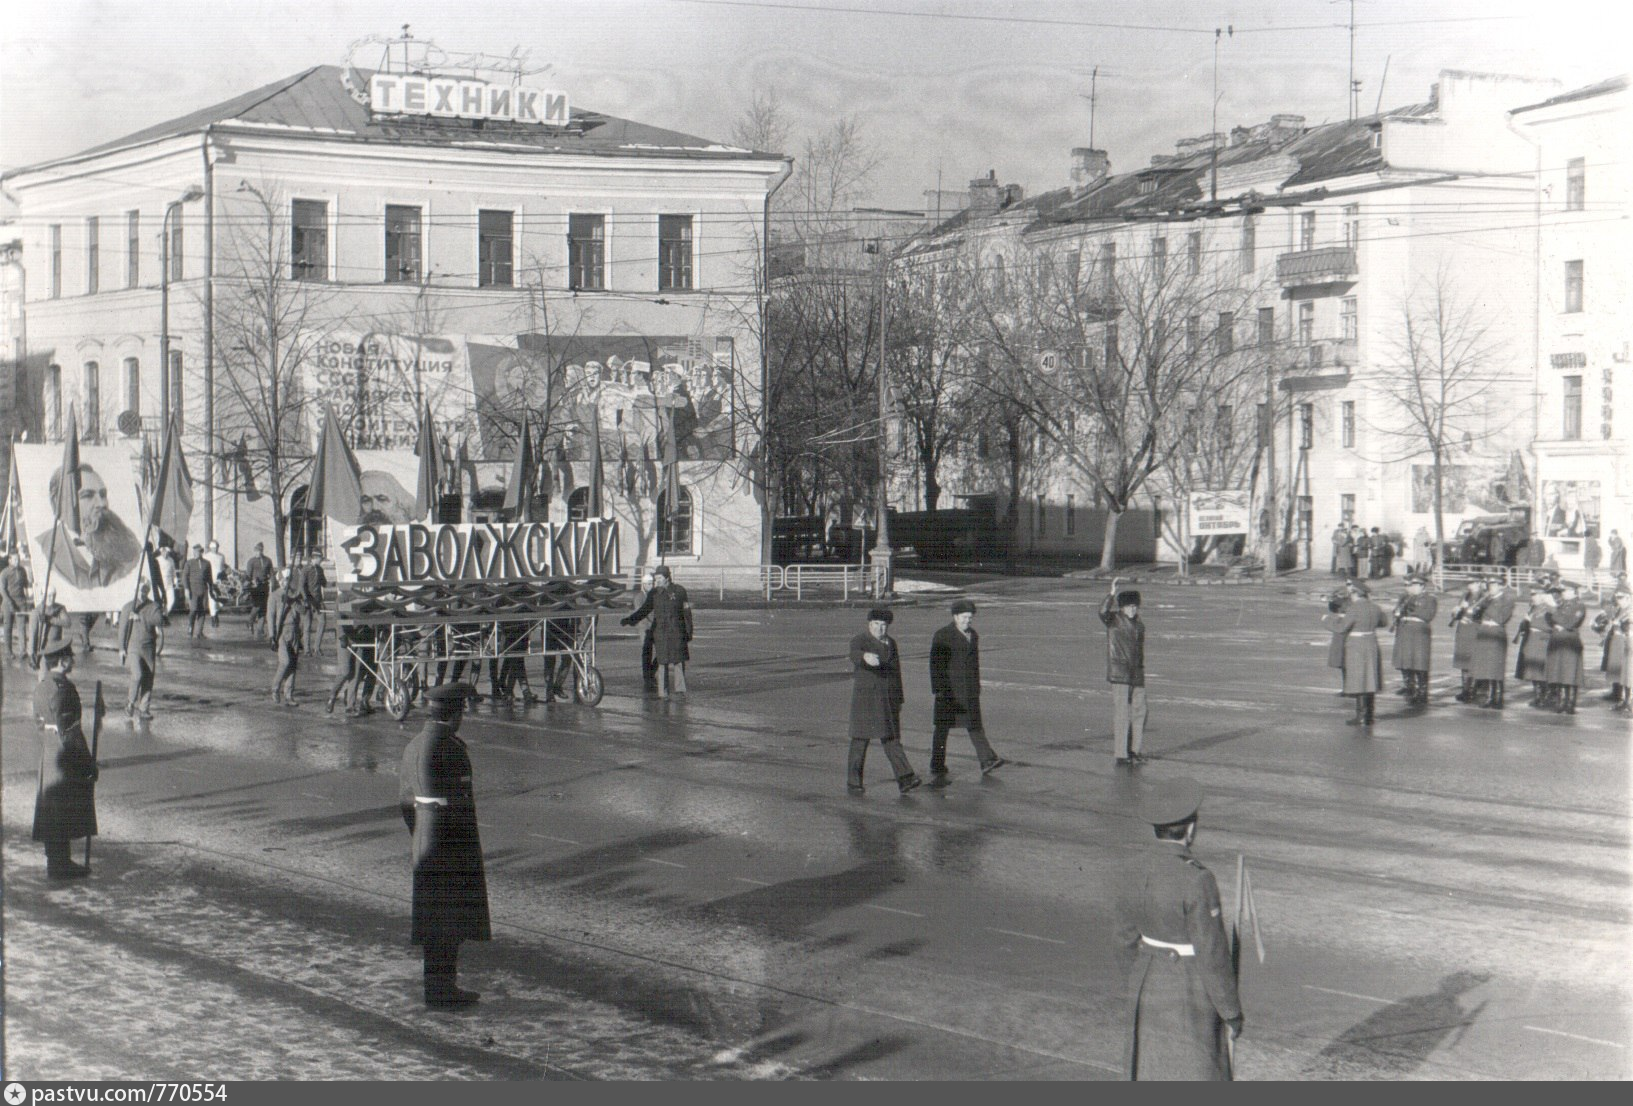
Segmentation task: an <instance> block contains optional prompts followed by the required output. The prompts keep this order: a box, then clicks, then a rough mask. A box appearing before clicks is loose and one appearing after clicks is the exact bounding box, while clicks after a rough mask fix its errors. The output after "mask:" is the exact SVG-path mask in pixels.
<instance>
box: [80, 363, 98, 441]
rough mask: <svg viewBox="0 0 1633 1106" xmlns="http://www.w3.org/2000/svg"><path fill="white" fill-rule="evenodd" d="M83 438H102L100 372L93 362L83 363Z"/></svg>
mask: <svg viewBox="0 0 1633 1106" xmlns="http://www.w3.org/2000/svg"><path fill="white" fill-rule="evenodd" d="M84 430H85V436H86V437H87V438H92V439H95V438H100V437H102V370H101V367H100V366H98V365H97V363H96V362H95V361H87V362H85V428H84Z"/></svg>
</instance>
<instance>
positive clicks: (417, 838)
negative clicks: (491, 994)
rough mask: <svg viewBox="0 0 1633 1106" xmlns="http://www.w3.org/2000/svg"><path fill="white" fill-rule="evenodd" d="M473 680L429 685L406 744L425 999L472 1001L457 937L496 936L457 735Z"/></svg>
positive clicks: (404, 801)
mask: <svg viewBox="0 0 1633 1106" xmlns="http://www.w3.org/2000/svg"><path fill="white" fill-rule="evenodd" d="M475 695H476V689H475V688H474V687H472V686H471V685H470V684H467V683H463V682H454V683H446V684H438V685H437V686H435V687H433V688H431V689H429V690H428V691H427V692H426V693H425V698H426V705H427V709H428V710H429V712H430V717H429V718H428V719H427V720H426V723H425V726H424V727H423V728H422V729H421V730H420V732H419V733H418V734H417V735H416V736H415V737H414V739H413V740H412V741H410V742H409V743H408V747H407V748H405V749H404V750H403V760H402V766H401V767H400V768H399V769H398V772H397V780H398V793H397V794H398V802H399V804H400V806H401V808H402V812H403V821H405V822H407V823H408V830H409V832H410V833H411V834H412V835H413V841H414V899H413V903H414V905H413V925H412V939H413V941H414V943H415V944H416V945H420V946H422V947H423V948H424V950H425V1004H426V1005H427V1006H431V1007H438V1008H444V1009H447V1008H453V1007H460V1006H470V1005H471V1004H472V1003H474V1002H476V1001H477V999H478V998H480V997H481V996H480V995H478V994H477V992H475V991H466V990H462V989H461V988H460V987H459V985H458V971H459V944H460V942H461V941H487V940H490V939H491V937H492V933H491V930H490V925H489V920H488V883H487V873H486V870H485V869H484V868H483V864H482V841H481V838H480V836H479V835H478V833H477V824H476V795H475V791H474V789H473V788H472V786H471V757H470V753H469V751H468V750H467V749H466V748H465V742H464V741H463V740H462V739H461V738H460V736H459V723H460V720H461V719H462V718H463V717H464V713H465V703H466V701H467V700H468V699H470V698H473V697H474V696H475Z"/></svg>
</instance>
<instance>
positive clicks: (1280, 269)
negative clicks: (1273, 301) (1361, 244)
mask: <svg viewBox="0 0 1633 1106" xmlns="http://www.w3.org/2000/svg"><path fill="white" fill-rule="evenodd" d="M1358 272H1360V268H1359V266H1358V265H1357V264H1356V260H1355V250H1354V249H1353V248H1352V247H1349V246H1327V247H1325V248H1323V249H1319V250H1295V251H1294V252H1292V253H1284V254H1282V255H1280V256H1279V257H1277V258H1276V280H1277V281H1278V282H1279V283H1280V284H1281V286H1282V287H1283V288H1293V287H1297V286H1299V285H1303V284H1331V283H1333V282H1335V281H1344V280H1353V279H1354V278H1355V276H1356V274H1357V273H1358Z"/></svg>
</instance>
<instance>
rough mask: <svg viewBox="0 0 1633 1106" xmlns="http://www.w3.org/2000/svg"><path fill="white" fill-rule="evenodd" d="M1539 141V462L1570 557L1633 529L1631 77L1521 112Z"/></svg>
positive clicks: (1521, 127)
mask: <svg viewBox="0 0 1633 1106" xmlns="http://www.w3.org/2000/svg"><path fill="white" fill-rule="evenodd" d="M1512 117H1513V124H1514V129H1515V130H1516V131H1517V132H1518V133H1519V134H1521V135H1522V136H1523V137H1525V138H1526V139H1527V140H1528V141H1530V142H1532V143H1534V144H1535V158H1536V160H1535V172H1536V182H1537V196H1536V205H1537V213H1538V225H1537V227H1536V237H1535V239H1534V241H1533V244H1532V249H1533V256H1534V258H1535V265H1536V287H1537V298H1536V328H1537V352H1536V364H1537V392H1536V411H1537V436H1536V443H1535V446H1534V449H1535V455H1536V471H1537V493H1538V499H1537V518H1538V521H1539V527H1538V530H1539V533H1542V534H1543V535H1544V536H1545V540H1546V542H1547V545H1548V550H1549V552H1550V553H1552V554H1553V555H1554V556H1555V557H1556V559H1557V560H1558V561H1559V563H1560V564H1561V565H1562V566H1565V567H1569V568H1576V567H1579V566H1581V565H1582V558H1583V555H1584V554H1585V553H1586V551H1587V545H1588V542H1589V539H1590V538H1591V539H1592V540H1594V541H1597V542H1599V543H1600V546H1601V553H1602V554H1604V555H1605V556H1607V557H1608V553H1607V552H1606V551H1605V549H1604V543H1605V540H1606V538H1607V537H1608V536H1609V534H1610V532H1611V531H1612V530H1616V531H1617V532H1618V533H1619V534H1620V536H1621V537H1622V538H1623V539H1624V540H1625V539H1626V538H1627V537H1628V536H1629V534H1630V532H1633V450H1630V448H1629V440H1630V439H1629V435H1628V424H1629V421H1630V419H1629V414H1628V411H1627V408H1628V406H1629V398H1633V397H1624V398H1623V400H1622V403H1621V407H1622V408H1623V410H1622V411H1621V413H1620V417H1619V418H1618V412H1617V409H1616V408H1617V403H1616V399H1617V396H1616V392H1617V388H1618V385H1619V386H1620V387H1621V389H1622V390H1623V391H1627V389H1628V385H1629V382H1630V378H1633V366H1630V364H1629V342H1630V339H1633V328H1630V324H1629V319H1628V309H1629V305H1630V303H1633V300H1630V293H1633V285H1630V282H1629V269H1630V265H1633V227H1630V226H1629V222H1628V219H1629V212H1630V201H1633V176H1630V174H1629V171H1628V164H1627V158H1628V153H1629V146H1630V143H1633V140H1630V139H1629V137H1628V126H1629V120H1628V93H1627V78H1626V77H1625V76H1623V77H1616V78H1613V79H1611V80H1607V81H1602V82H1599V83H1598V84H1593V85H1589V86H1587V87H1586V88H1579V89H1576V90H1574V91H1571V92H1567V93H1564V94H1561V95H1558V96H1554V97H1551V98H1549V99H1546V100H1543V101H1541V102H1539V103H1532V104H1528V105H1525V106H1522V107H1518V108H1516V109H1515V110H1514V112H1513V113H1512Z"/></svg>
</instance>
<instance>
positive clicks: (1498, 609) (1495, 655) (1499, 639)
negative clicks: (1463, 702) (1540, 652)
mask: <svg viewBox="0 0 1633 1106" xmlns="http://www.w3.org/2000/svg"><path fill="white" fill-rule="evenodd" d="M1513 617H1514V592H1513V590H1512V589H1510V588H1509V586H1508V582H1507V581H1506V580H1505V579H1504V578H1503V574H1502V571H1501V570H1500V569H1499V570H1497V571H1496V572H1495V573H1493V574H1492V577H1491V582H1490V584H1489V585H1488V586H1487V588H1486V596H1485V601H1484V607H1483V608H1482V609H1481V611H1480V627H1479V629H1478V630H1477V631H1476V634H1475V638H1474V658H1473V662H1472V664H1471V666H1470V669H1469V674H1470V675H1471V676H1473V678H1474V681H1475V683H1476V685H1479V684H1484V685H1485V698H1484V700H1482V701H1481V702H1480V704H1479V705H1480V706H1482V707H1489V708H1490V709H1492V710H1502V709H1503V705H1504V704H1503V693H1504V690H1505V684H1506V682H1507V677H1508V623H1509V622H1510V621H1511V620H1512V619H1513Z"/></svg>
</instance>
